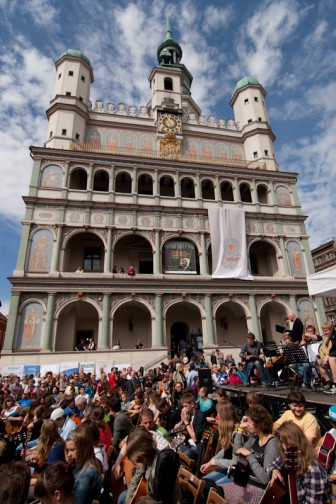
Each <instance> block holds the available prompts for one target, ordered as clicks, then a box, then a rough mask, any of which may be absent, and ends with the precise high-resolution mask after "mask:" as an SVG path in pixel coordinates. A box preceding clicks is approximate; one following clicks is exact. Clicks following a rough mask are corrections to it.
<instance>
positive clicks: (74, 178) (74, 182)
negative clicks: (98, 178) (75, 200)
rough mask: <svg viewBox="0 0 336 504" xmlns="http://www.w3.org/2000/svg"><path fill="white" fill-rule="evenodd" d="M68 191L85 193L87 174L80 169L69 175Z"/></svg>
mask: <svg viewBox="0 0 336 504" xmlns="http://www.w3.org/2000/svg"><path fill="white" fill-rule="evenodd" d="M69 187H70V189H77V190H78V191H86V189H87V173H86V171H85V170H83V169H82V168H76V169H75V170H73V171H72V172H71V174H70V186H69Z"/></svg>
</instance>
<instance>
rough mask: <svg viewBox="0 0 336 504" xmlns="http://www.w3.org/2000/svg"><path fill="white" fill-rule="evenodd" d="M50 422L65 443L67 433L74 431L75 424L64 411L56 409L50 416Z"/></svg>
mask: <svg viewBox="0 0 336 504" xmlns="http://www.w3.org/2000/svg"><path fill="white" fill-rule="evenodd" d="M50 420H53V421H54V422H55V424H56V426H57V428H58V432H59V435H60V436H61V438H62V439H63V440H64V441H66V439H67V437H68V434H69V432H71V431H73V430H75V429H76V427H77V425H76V423H75V422H74V421H73V420H72V419H71V418H70V417H69V416H67V415H66V414H65V412H64V409H62V408H56V409H54V411H53V412H52V413H51V415H50Z"/></svg>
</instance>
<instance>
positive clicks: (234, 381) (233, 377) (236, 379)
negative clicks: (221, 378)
mask: <svg viewBox="0 0 336 504" xmlns="http://www.w3.org/2000/svg"><path fill="white" fill-rule="evenodd" d="M229 384H230V385H241V384H242V379H241V377H240V376H239V375H238V374H237V368H236V366H232V367H231V368H230V372H229Z"/></svg>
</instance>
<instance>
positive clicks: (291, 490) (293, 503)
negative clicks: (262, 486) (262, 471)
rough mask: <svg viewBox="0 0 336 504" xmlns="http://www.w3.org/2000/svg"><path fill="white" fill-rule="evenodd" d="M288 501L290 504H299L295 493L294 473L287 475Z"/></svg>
mask: <svg viewBox="0 0 336 504" xmlns="http://www.w3.org/2000/svg"><path fill="white" fill-rule="evenodd" d="M288 488H289V499H290V503H291V504H299V501H298V497H297V491H296V477H295V474H294V473H289V474H288Z"/></svg>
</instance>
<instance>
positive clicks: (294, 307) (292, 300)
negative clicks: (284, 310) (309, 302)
mask: <svg viewBox="0 0 336 504" xmlns="http://www.w3.org/2000/svg"><path fill="white" fill-rule="evenodd" d="M289 306H290V309H291V311H292V312H293V313H295V314H296V315H297V305H296V299H295V296H289Z"/></svg>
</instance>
